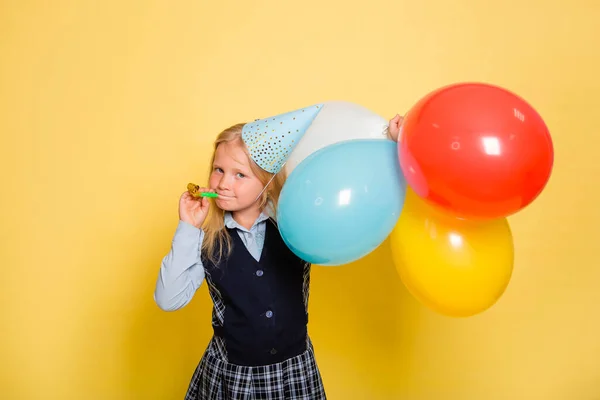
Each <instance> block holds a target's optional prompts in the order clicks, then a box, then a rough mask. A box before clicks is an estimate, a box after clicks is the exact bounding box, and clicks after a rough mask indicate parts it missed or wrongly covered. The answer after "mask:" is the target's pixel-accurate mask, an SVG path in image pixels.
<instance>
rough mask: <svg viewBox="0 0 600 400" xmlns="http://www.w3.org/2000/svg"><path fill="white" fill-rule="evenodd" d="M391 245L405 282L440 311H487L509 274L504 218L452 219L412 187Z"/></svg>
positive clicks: (460, 313)
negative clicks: (416, 192) (489, 219)
mask: <svg viewBox="0 0 600 400" xmlns="http://www.w3.org/2000/svg"><path fill="white" fill-rule="evenodd" d="M390 244H391V246H392V255H393V259H394V263H395V265H396V269H397V270H398V273H399V274H400V278H401V279H402V282H403V283H404V285H405V286H406V287H407V289H408V290H409V291H410V293H411V294H412V295H413V296H414V297H416V298H417V299H418V300H419V301H420V302H422V303H423V304H424V305H426V306H427V307H429V308H431V309H432V310H434V311H435V312H437V313H440V314H442V315H446V316H451V317H469V316H473V315H475V314H478V313H481V312H483V311H485V310H487V309H488V308H490V307H491V306H492V305H494V304H495V303H496V302H497V301H498V299H499V298H500V297H501V296H502V294H503V293H504V291H505V290H506V287H507V286H508V283H509V281H510V279H511V276H512V271H513V261H514V245H513V238H512V234H511V231H510V226H509V225H508V221H507V220H506V218H501V219H496V220H493V221H483V222H482V221H468V220H463V219H457V218H455V217H452V216H450V215H448V214H446V213H444V212H443V211H442V210H441V209H439V208H438V207H434V206H431V205H429V204H427V203H426V202H425V201H424V200H422V199H420V198H419V197H418V196H417V195H416V194H415V193H414V192H413V191H412V190H408V192H407V196H406V201H405V204H404V208H403V210H402V214H401V215H400V218H399V219H398V222H397V224H396V226H395V227H394V230H393V231H392V233H391V235H390Z"/></svg>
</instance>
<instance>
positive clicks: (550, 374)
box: [0, 0, 600, 400]
mask: <svg viewBox="0 0 600 400" xmlns="http://www.w3.org/2000/svg"><path fill="white" fill-rule="evenodd" d="M599 19H600V3H598V2H597V1H592V0H571V1H558V0H556V1H554V0H530V1H523V0H505V1H493V2H487V1H475V0H471V1H469V0H457V1H445V0H436V1H434V0H430V1H417V0H414V1H399V0H388V1H385V0H370V1H367V2H360V3H352V2H349V1H317V0H305V1H301V2H297V1H295V2H284V1H276V0H271V1H266V0H264V1H257V0H256V1H243V2H242V1H234V0H220V1H210V2H209V1H205V0H202V1H198V0H194V1H192V0H179V1H166V0H163V1H142V0H138V1H133V0H130V1H115V0H113V1H103V2H101V1H66V0H65V1H53V2H45V1H40V0H36V1H34V0H29V1H24V0H12V1H8V0H4V1H2V2H1V3H0V132H1V134H2V142H1V147H0V163H1V167H2V168H1V171H2V176H1V177H0V178H1V180H0V185H1V187H2V196H0V202H1V204H0V210H1V211H0V212H1V224H0V226H1V228H0V229H1V231H0V234H1V236H0V246H1V247H0V250H1V257H0V259H1V262H2V267H1V268H2V269H1V271H2V275H1V277H0V285H1V288H0V296H1V297H0V304H1V305H2V315H1V317H2V328H1V329H0V335H1V340H0V360H1V363H0V368H1V369H0V371H1V380H0V385H1V387H0V388H1V391H0V397H2V398H3V399H7V400H8V399H19V400H20V399H27V400H28V399H62V400H67V399H69V400H70V399H94V400H95V399H102V400H109V399H110V400H120V399H173V400H175V399H182V398H183V394H184V392H185V389H186V387H187V384H188V381H189V378H190V376H191V374H192V372H193V369H194V368H195V366H196V364H197V362H198V360H199V359H200V356H201V354H202V351H203V350H204V348H205V346H206V343H207V340H208V339H209V335H210V302H209V298H208V296H207V293H206V287H205V286H203V287H202V289H201V290H200V291H199V293H198V295H197V297H196V298H195V300H194V301H193V303H192V304H191V305H190V306H189V307H187V308H185V309H184V310H181V311H179V312H176V313H165V312H162V311H160V310H159V309H158V308H157V307H156V305H155V304H154V302H153V299H152V292H153V289H154V283H155V279H156V275H157V271H158V268H159V265H160V261H161V258H162V256H163V255H164V254H165V253H166V252H167V251H168V250H169V246H170V241H171V238H172V234H173V232H174V229H175V226H176V223H177V200H178V196H179V195H180V193H181V191H182V190H184V189H185V185H186V184H187V182H188V181H203V180H204V178H205V176H206V175H205V170H206V161H207V157H208V155H209V144H210V142H211V141H212V140H213V138H214V136H215V135H216V133H217V132H218V131H219V130H220V129H222V128H224V127H226V126H229V125H231V124H233V123H236V122H239V121H248V120H251V119H254V118H260V117H265V116H269V115H272V114H276V113H279V112H284V111H289V110H292V109H295V108H299V107H302V106H305V105H308V104H313V103H316V102H322V101H327V100H347V101H352V102H356V103H359V104H362V105H364V106H366V107H369V108H371V109H372V110H374V111H375V112H377V113H378V114H380V115H382V116H384V117H386V118H391V117H392V116H393V115H394V114H395V113H396V112H400V113H403V112H404V111H406V110H407V108H408V107H410V106H411V105H412V104H413V103H414V102H415V101H416V100H417V99H418V98H420V97H421V96H422V95H424V94H426V93H427V92H428V91H430V90H432V89H435V88H437V87H439V86H441V85H444V84H447V83H452V82H456V81H464V80H483V81H487V82H492V83H496V84H499V85H502V86H504V87H506V88H508V89H511V90H514V91H515V92H517V93H518V94H520V95H522V96H524V97H525V98H526V99H527V100H528V101H530V102H531V103H532V104H533V105H534V106H535V107H536V108H537V109H538V110H539V111H540V113H541V114H542V115H543V117H544V118H545V119H546V121H547V123H548V125H549V127H550V129H551V131H552V134H553V138H554V143H555V150H556V162H555V170H554V173H553V176H552V179H551V181H550V183H549V185H548V187H547V189H546V191H545V192H544V194H543V195H542V196H541V197H540V198H539V199H538V200H537V201H536V202H535V203H534V204H533V205H532V206H531V207H529V208H528V209H526V210H525V211H523V212H522V213H520V214H518V215H516V216H515V217H513V218H511V219H510V223H511V226H512V228H513V231H514V237H515V246H516V264H515V272H514V276H513V279H512V282H511V284H510V286H509V288H508V290H507V292H506V293H505V295H504V296H503V297H502V299H501V300H500V302H499V303H498V304H497V305H496V306H495V307H493V308H492V309H490V310H489V311H488V312H486V313H484V314H482V315H479V316H476V317H473V318H469V319H450V318H444V317H441V316H438V315H436V314H434V313H432V312H430V311H429V310H428V309H426V308H424V307H422V306H421V305H420V304H418V303H417V302H416V301H415V300H414V299H413V298H412V297H411V296H409V295H408V294H407V292H406V290H405V289H404V287H403V286H402V284H401V283H400V281H399V279H398V277H397V273H396V271H395V269H394V266H393V265H392V263H391V258H390V251H389V247H388V246H382V247H381V248H380V249H379V250H377V251H376V252H375V253H373V254H371V255H370V256H368V257H367V258H366V259H364V260H362V261H360V262H357V263H354V264H352V265H348V266H345V267H341V268H324V267H315V269H314V275H313V286H312V292H311V300H312V303H311V311H310V313H311V323H310V332H311V334H312V337H313V340H314V343H315V346H316V351H317V357H318V362H319V364H320V367H321V369H322V374H323V379H324V382H325V384H326V387H327V391H328V394H329V398H331V399H334V400H338V399H340V400H341V399H403V400H437V399H444V400H454V399H456V400H483V399H485V400H521V399H527V400H533V399H544V400H559V399H560V400H567V399H569V400H597V399H600V386H599V385H600V340H599V339H598V338H600V319H599V317H598V315H599V314H598V304H600V290H599V282H600V263H599V262H598V259H597V251H595V250H593V249H594V247H595V246H596V245H597V244H598V240H599V238H600V230H599V229H598V226H599V225H600V212H599V211H598V203H599V202H600V188H599V178H596V177H594V176H595V175H596V174H598V173H600V167H599V165H600V163H599V161H598V160H599V157H598V148H599V147H600V139H599V137H598V132H597V127H598V122H597V121H598V109H599V106H600V104H598V101H597V98H598V93H599V91H600V79H599V78H598V71H599V70H600V55H599V53H598V49H599V48H600V45H599V39H598V38H600V25H598V20H599ZM365 234H366V233H365Z"/></svg>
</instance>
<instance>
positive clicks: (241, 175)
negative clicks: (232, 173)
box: [237, 172, 245, 178]
mask: <svg viewBox="0 0 600 400" xmlns="http://www.w3.org/2000/svg"><path fill="white" fill-rule="evenodd" d="M237 176H238V178H243V177H245V175H244V174H242V173H241V172H238V174H237Z"/></svg>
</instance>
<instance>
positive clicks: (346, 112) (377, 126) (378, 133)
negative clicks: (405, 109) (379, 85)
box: [285, 101, 388, 174]
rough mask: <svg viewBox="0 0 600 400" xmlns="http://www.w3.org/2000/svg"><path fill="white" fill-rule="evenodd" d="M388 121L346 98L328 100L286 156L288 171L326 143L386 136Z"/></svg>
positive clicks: (326, 144)
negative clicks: (342, 99)
mask: <svg viewBox="0 0 600 400" xmlns="http://www.w3.org/2000/svg"><path fill="white" fill-rule="evenodd" d="M387 126H388V121H386V120H385V119H384V118H383V117H381V116H379V115H377V114H375V113H374V112H372V111H371V110H369V109H367V108H365V107H363V106H361V105H358V104H354V103H350V102H347V101H329V102H325V103H323V108H322V109H321V111H320V112H319V114H317V116H316V117H315V119H314V120H313V122H312V123H311V124H310V126H309V127H308V129H307V130H306V133H305V134H304V136H303V137H302V139H301V140H300V141H299V142H298V144H297V145H296V147H295V148H294V150H293V151H292V152H291V154H290V157H289V158H288V160H287V162H286V165H285V168H286V171H287V173H288V174H290V173H291V172H292V171H293V170H294V169H295V168H296V167H297V166H298V165H299V164H300V163H301V162H302V160H304V159H305V158H306V157H308V156H309V155H311V154H312V153H314V152H315V151H317V150H319V149H322V148H324V147H325V146H328V145H330V144H335V143H339V142H341V141H346V140H353V139H386V138H387V130H386V128H387Z"/></svg>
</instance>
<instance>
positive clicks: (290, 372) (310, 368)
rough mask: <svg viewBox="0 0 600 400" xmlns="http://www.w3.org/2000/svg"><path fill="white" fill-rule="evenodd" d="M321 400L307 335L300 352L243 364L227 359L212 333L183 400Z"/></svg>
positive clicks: (221, 343)
mask: <svg viewBox="0 0 600 400" xmlns="http://www.w3.org/2000/svg"><path fill="white" fill-rule="evenodd" d="M259 399H261V400H325V399H327V397H326V396H325V389H324V387H323V381H322V379H321V373H320V372H319V369H318V367H317V363H316V361H315V357H314V349H313V345H312V342H311V341H310V339H309V338H307V349H306V351H305V352H304V353H302V354H299V355H297V356H295V357H292V358H289V359H287V360H284V361H282V362H280V363H277V364H271V365H264V366H257V367H247V366H241V365H235V364H231V363H229V362H227V353H226V351H225V343H224V341H223V339H222V338H220V337H217V336H213V338H212V339H211V341H210V343H209V344H208V347H207V349H206V351H205V352H204V355H203V356H202V359H201V360H200V363H199V364H198V367H197V368H196V371H195V372H194V375H193V377H192V380H191V382H190V384H189V387H188V391H187V393H186V395H185V400H259Z"/></svg>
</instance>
